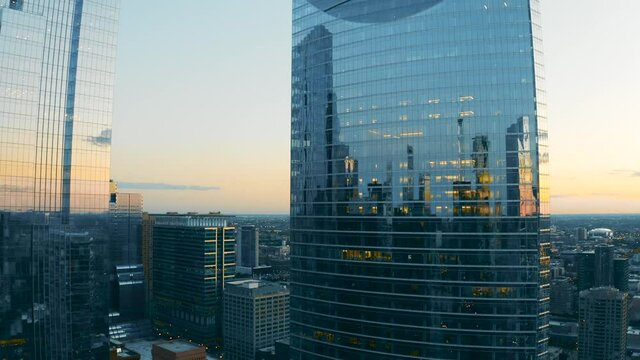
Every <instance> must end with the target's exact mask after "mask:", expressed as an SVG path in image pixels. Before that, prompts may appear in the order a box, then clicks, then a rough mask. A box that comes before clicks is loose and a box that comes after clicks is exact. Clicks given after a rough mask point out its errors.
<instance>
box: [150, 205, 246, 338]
mask: <svg viewBox="0 0 640 360" xmlns="http://www.w3.org/2000/svg"><path fill="white" fill-rule="evenodd" d="M154 217H155V225H154V228H153V310H152V319H153V325H154V329H155V331H156V333H158V334H161V335H162V336H165V337H173V338H182V339H188V340H191V341H193V342H195V343H197V344H202V345H205V346H207V347H218V346H220V344H221V342H222V290H223V288H224V286H225V282H227V281H229V280H231V279H233V278H234V276H235V261H236V259H235V251H234V248H235V234H236V232H235V228H234V227H232V226H230V225H229V220H230V219H231V217H228V216H222V215H219V214H211V215H198V214H195V213H190V214H186V215H179V214H167V215H154Z"/></svg>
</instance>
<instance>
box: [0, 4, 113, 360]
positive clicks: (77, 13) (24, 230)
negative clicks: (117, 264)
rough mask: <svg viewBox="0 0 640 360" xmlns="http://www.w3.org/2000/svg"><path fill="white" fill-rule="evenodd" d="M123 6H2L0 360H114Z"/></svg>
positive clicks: (0, 56)
mask: <svg viewBox="0 0 640 360" xmlns="http://www.w3.org/2000/svg"><path fill="white" fill-rule="evenodd" d="M118 12H119V0H0V358H3V359H97V358H100V359H102V358H106V357H107V356H108V352H107V351H108V339H107V330H108V328H107V321H108V319H107V317H108V301H107V299H108V297H107V289H108V284H107V278H106V265H107V264H108V250H107V246H108V231H109V226H108V220H109V219H108V210H109V165H110V146H111V116H112V114H111V109H112V93H113V78H114V76H113V75H114V65H115V59H114V58H115V54H116V32H117V21H118Z"/></svg>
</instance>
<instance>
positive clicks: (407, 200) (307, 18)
mask: <svg viewBox="0 0 640 360" xmlns="http://www.w3.org/2000/svg"><path fill="white" fill-rule="evenodd" d="M539 24H540V10H539V2H538V0H509V1H502V0H501V1H485V2H478V1H476V0H456V1H453V0H412V1H399V0H366V1H365V0H353V1H339V0H294V1H293V49H292V61H293V65H292V115H291V116H292V117H291V267H292V269H291V356H292V359H296V360H298V359H355V360H358V359H367V360H377V359H386V360H389V359H457V360H462V359H474V360H483V359H492V360H493V359H519V360H524V359H531V360H532V359H538V358H544V357H545V356H546V354H547V343H548V336H547V327H548V313H549V267H550V258H549V247H550V245H549V208H548V201H549V190H548V172H547V162H548V150H547V125H546V122H547V121H546V115H545V114H546V105H545V92H544V90H543V82H544V78H543V64H542V49H541V38H540V25H539Z"/></svg>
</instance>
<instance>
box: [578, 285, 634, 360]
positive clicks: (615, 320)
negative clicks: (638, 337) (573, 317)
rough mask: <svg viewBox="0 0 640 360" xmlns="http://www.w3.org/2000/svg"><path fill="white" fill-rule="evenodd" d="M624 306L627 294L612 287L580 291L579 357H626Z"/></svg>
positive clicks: (619, 359)
mask: <svg viewBox="0 0 640 360" xmlns="http://www.w3.org/2000/svg"><path fill="white" fill-rule="evenodd" d="M628 306H629V295H628V294H626V293H623V292H621V291H619V290H617V289H614V288H612V287H599V288H592V289H590V290H584V291H581V292H580V309H579V318H578V353H579V357H578V358H579V359H585V360H624V359H626V351H627V325H628V313H627V312H628V310H627V309H628Z"/></svg>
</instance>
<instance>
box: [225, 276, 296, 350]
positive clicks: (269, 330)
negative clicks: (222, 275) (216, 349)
mask: <svg viewBox="0 0 640 360" xmlns="http://www.w3.org/2000/svg"><path fill="white" fill-rule="evenodd" d="M288 338H289V290H288V289H287V288H285V287H284V286H282V285H279V284H277V283H271V282H265V281H258V280H244V281H234V282H229V283H227V286H226V287H225V293H224V344H225V359H228V360H254V359H255V357H256V354H257V351H258V350H259V349H262V348H265V347H270V346H275V342H276V341H277V340H283V339H287V340H288ZM287 360H288V359H287Z"/></svg>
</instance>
